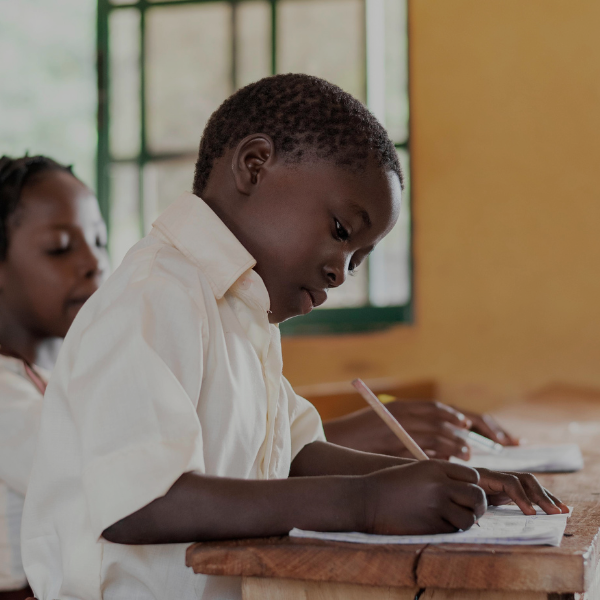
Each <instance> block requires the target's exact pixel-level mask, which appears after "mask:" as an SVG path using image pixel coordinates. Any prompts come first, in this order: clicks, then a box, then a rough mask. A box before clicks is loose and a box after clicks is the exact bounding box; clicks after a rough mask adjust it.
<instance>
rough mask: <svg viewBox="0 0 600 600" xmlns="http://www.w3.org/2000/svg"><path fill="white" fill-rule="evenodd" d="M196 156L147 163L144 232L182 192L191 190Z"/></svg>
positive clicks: (145, 168) (145, 169) (148, 229)
mask: <svg viewBox="0 0 600 600" xmlns="http://www.w3.org/2000/svg"><path fill="white" fill-rule="evenodd" d="M195 162H196V155H195V154H194V155H190V156H189V157H186V158H177V159H172V160H160V161H154V162H150V163H148V164H147V165H146V166H145V167H144V230H145V232H146V233H147V232H148V231H150V227H151V226H152V223H153V222H154V220H155V219H156V217H158V215H160V213H162V212H163V211H164V210H165V208H167V206H169V205H170V204H171V203H172V202H173V201H175V200H176V199H177V198H178V197H179V196H180V195H181V193H182V192H189V191H191V189H192V181H193V178H194V164H195Z"/></svg>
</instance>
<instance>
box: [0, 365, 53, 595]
mask: <svg viewBox="0 0 600 600" xmlns="http://www.w3.org/2000/svg"><path fill="white" fill-rule="evenodd" d="M36 369H37V370H38V372H39V373H40V374H41V375H42V377H43V378H44V379H45V380H46V381H47V379H48V377H49V375H50V374H49V373H47V372H46V371H44V370H43V369H40V368H39V367H36ZM42 399H43V397H42V394H41V392H40V391H39V390H38V389H37V387H36V386H35V384H34V383H33V382H32V381H31V379H29V377H28V375H27V373H26V371H25V367H24V365H23V361H21V360H18V359H16V358H11V357H9V356H4V355H0V591H5V590H17V589H21V588H24V587H25V586H26V585H27V579H26V578H25V572H24V571H23V564H22V562H21V514H22V512H23V503H24V501H25V492H26V491H27V483H28V481H29V473H30V472H31V465H32V464H33V454H34V450H35V445H36V442H37V436H38V428H39V425H40V416H41V414H42Z"/></svg>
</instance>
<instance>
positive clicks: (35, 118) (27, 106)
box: [0, 0, 96, 187]
mask: <svg viewBox="0 0 600 600" xmlns="http://www.w3.org/2000/svg"><path fill="white" fill-rule="evenodd" d="M95 10H96V0H61V2H41V1H40V0H19V1H18V2H14V1H12V2H11V1H10V0H0V56H1V57H2V58H1V59H0V156H1V155H3V154H7V155H10V156H13V157H17V156H22V155H24V154H25V153H26V152H29V154H31V155H34V154H46V155H48V156H50V157H52V158H54V159H56V160H58V161H60V162H63V163H66V164H69V165H73V169H74V172H75V173H76V174H77V176H78V177H80V178H81V179H82V180H83V181H84V182H85V183H87V184H88V185H89V186H91V187H94V184H95V178H96V169H95V153H96V74H95V73H94V54H95V47H94V17H95Z"/></svg>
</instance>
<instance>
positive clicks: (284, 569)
mask: <svg viewBox="0 0 600 600" xmlns="http://www.w3.org/2000/svg"><path fill="white" fill-rule="evenodd" d="M497 414H498V417H499V418H500V419H501V420H502V422H503V423H505V424H506V425H507V426H508V427H510V429H511V430H513V431H515V432H517V433H519V434H520V435H522V436H524V437H526V438H527V439H528V440H530V441H532V442H533V441H535V442H552V441H561V442H562V441H565V442H566V441H577V442H579V444H580V445H581V448H582V451H583V453H584V457H585V465H586V466H585V469H584V470H583V471H581V472H579V473H573V474H557V475H542V476H540V479H541V480H542V482H543V484H544V485H545V486H546V487H548V488H549V489H551V490H552V491H553V492H555V493H556V494H557V495H558V496H559V497H560V498H561V499H562V500H563V501H565V502H567V503H568V504H570V505H572V506H574V507H575V510H574V514H573V516H572V517H571V519H570V520H569V523H568V525H567V529H566V532H565V537H564V538H563V542H562V545H561V547H560V548H550V547H546V546H480V545H467V544H464V545H463V544H461V545H455V544H441V545H436V546H432V545H419V546H416V545H415V546H412V545H411V546H395V545H389V546H377V545H373V546H366V545H359V544H350V543H340V542H324V541H318V540H304V539H290V538H288V537H279V538H267V539H256V540H240V541H231V542H211V543H199V544H194V545H193V546H191V547H190V548H189V549H188V552H187V564H188V566H190V567H192V568H193V569H194V571H195V572H196V573H205V574H209V575H237V576H241V577H242V578H243V584H242V589H243V596H244V600H384V599H385V600H414V599H415V597H416V596H417V595H418V594H419V593H421V595H420V596H419V598H420V600H479V599H481V600H508V599H510V600H576V599H577V600H600V568H599V567H598V564H599V561H600V539H599V538H600V536H599V535H598V533H599V532H600V402H592V401H589V400H588V401H586V400H584V399H581V398H577V397H566V396H565V397H555V398H552V397H547V398H545V399H544V400H543V401H541V400H538V401H533V402H528V403H527V404H523V405H519V406H515V407H512V408H510V409H507V410H504V411H502V412H499V413H497ZM423 590H424V591H423ZM420 591H421V592H420Z"/></svg>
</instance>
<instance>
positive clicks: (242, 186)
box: [231, 133, 275, 196]
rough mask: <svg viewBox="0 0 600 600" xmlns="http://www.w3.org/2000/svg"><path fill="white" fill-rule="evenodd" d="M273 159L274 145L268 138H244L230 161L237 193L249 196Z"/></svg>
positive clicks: (261, 135) (262, 136) (259, 135)
mask: <svg viewBox="0 0 600 600" xmlns="http://www.w3.org/2000/svg"><path fill="white" fill-rule="evenodd" d="M274 159H275V145H274V144H273V140H272V139H271V137H270V136H268V135H265V134H263V133H255V134H252V135H249V136H247V137H245V138H244V139H243V140H242V141H241V142H240V143H239V144H238V145H237V148H236V149H235V152H234V153H233V158H232V161H231V170H232V172H233V179H234V181H235V186H236V188H237V191H238V192H239V193H240V194H244V195H246V196H249V195H250V194H251V193H252V191H253V190H254V189H255V187H256V185H257V184H259V183H260V181H261V179H262V176H263V174H264V171H265V169H268V168H269V167H270V166H271V163H272V162H273V161H274Z"/></svg>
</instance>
